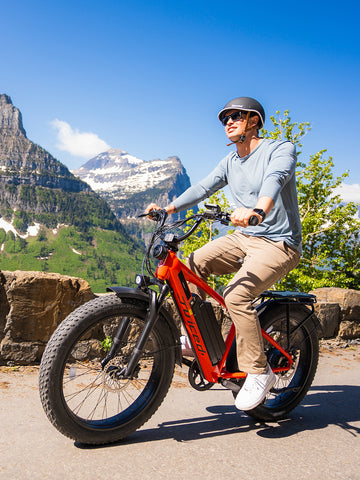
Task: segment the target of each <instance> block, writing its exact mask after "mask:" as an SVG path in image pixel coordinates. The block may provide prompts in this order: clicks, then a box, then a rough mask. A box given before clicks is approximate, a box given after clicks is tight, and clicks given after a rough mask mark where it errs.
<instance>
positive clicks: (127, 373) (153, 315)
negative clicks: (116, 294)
mask: <svg viewBox="0 0 360 480" xmlns="http://www.w3.org/2000/svg"><path fill="white" fill-rule="evenodd" d="M169 291H170V289H169V287H168V286H167V285H161V286H160V292H159V294H157V292H155V290H152V289H149V307H148V310H147V314H146V318H145V325H144V329H143V330H142V332H141V333H140V336H139V338H138V340H137V342H136V345H135V347H134V349H133V351H132V353H131V356H130V359H129V362H128V364H127V365H126V367H125V368H123V369H122V371H121V372H120V375H119V376H120V377H122V378H132V376H133V373H134V371H135V369H136V367H137V365H138V363H139V359H140V357H141V355H142V353H143V351H144V348H145V345H146V342H147V341H148V338H149V336H150V334H151V332H152V329H153V328H154V325H155V323H156V321H157V319H158V318H159V310H160V307H161V305H162V303H163V301H164V300H165V298H166V296H167V294H168V293H169ZM129 323H130V317H127V318H125V319H124V320H123V321H122V323H121V325H120V326H119V328H118V331H117V332H116V334H115V336H114V339H113V344H112V345H111V348H110V350H109V353H108V354H107V355H106V357H105V358H104V360H103V361H102V362H101V366H102V368H105V366H106V364H107V363H108V362H109V361H110V360H111V359H112V358H113V357H114V356H115V355H116V352H117V350H118V348H119V345H120V343H121V341H122V340H123V337H124V334H125V332H126V330H127V328H128V326H129Z"/></svg>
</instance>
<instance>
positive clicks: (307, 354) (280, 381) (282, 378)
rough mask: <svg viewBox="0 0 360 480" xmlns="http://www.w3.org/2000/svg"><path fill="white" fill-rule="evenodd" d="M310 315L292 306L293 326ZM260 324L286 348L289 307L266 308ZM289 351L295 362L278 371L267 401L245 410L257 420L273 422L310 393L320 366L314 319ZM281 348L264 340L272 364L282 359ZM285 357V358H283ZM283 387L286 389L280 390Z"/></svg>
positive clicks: (296, 333)
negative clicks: (286, 368) (288, 367)
mask: <svg viewBox="0 0 360 480" xmlns="http://www.w3.org/2000/svg"><path fill="white" fill-rule="evenodd" d="M308 314H309V310H308V309H306V308H305V307H296V306H295V307H292V306H291V307H290V325H291V329H294V327H295V326H296V325H298V324H299V323H300V322H301V321H303V320H304V319H305V318H306V316H307V315H308ZM260 324H261V327H262V328H263V329H264V330H265V331H267V332H268V333H269V334H270V335H271V336H272V337H273V338H275V340H276V341H277V342H278V343H279V344H280V345H281V346H282V347H283V348H285V349H287V344H286V343H287V340H286V309H285V306H283V305H277V306H276V307H275V308H271V309H269V310H265V311H264V312H263V314H261V315H260ZM290 343H291V345H290V348H289V350H288V351H290V353H292V354H293V355H294V363H293V365H292V366H291V367H290V370H289V371H288V372H279V373H277V374H276V376H277V380H276V383H275V385H274V387H273V389H272V390H271V391H270V393H269V394H268V395H267V397H266V398H265V400H264V402H263V403H261V404H260V405H258V406H257V407H256V408H254V409H252V410H248V411H246V412H245V413H246V414H247V415H249V416H251V417H253V418H255V419H256V420H260V421H266V422H272V421H278V420H280V419H282V418H284V417H286V416H287V415H288V413H289V412H291V411H292V410H293V409H294V408H295V407H296V406H297V405H298V404H299V403H300V402H301V401H302V400H303V398H304V397H305V395H306V394H307V392H308V390H309V388H310V386H311V384H312V382H313V379H314V376H315V373H316V369H317V365H318V360H319V340H318V335H317V330H316V327H315V325H314V323H313V321H312V320H311V319H309V320H308V321H307V322H306V323H305V325H303V326H302V327H301V328H300V329H299V330H298V331H297V332H295V334H293V335H292V336H291V339H290ZM277 352H278V350H276V349H274V347H272V345H270V344H269V343H268V342H266V341H265V353H266V355H267V358H268V362H269V363H270V366H271V367H273V368H274V367H276V366H277V363H278V362H279V361H281V358H280V357H281V355H279V354H278V353H277ZM282 358H283V357H282ZM280 389H286V390H285V391H282V392H281V391H280Z"/></svg>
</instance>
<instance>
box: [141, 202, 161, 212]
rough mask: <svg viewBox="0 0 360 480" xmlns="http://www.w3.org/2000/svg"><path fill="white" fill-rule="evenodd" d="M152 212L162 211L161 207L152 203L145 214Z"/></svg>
mask: <svg viewBox="0 0 360 480" xmlns="http://www.w3.org/2000/svg"><path fill="white" fill-rule="evenodd" d="M150 210H161V207H159V205H156V203H150V205H148V206H147V207H146V209H145V213H149V212H150Z"/></svg>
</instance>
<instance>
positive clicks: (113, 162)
mask: <svg viewBox="0 0 360 480" xmlns="http://www.w3.org/2000/svg"><path fill="white" fill-rule="evenodd" d="M72 173H74V174H75V175H77V176H78V177H80V178H81V180H83V181H84V182H86V183H87V184H89V185H90V186H91V188H92V189H93V190H95V191H96V192H97V193H99V195H100V196H102V197H103V198H105V199H106V200H107V201H108V202H109V204H110V205H111V207H112V209H113V211H114V212H115V214H116V215H117V217H118V218H128V217H136V215H138V214H139V213H142V212H143V211H144V209H145V208H146V206H147V205H148V204H149V203H150V202H155V203H158V204H159V205H166V204H168V203H169V202H171V201H172V200H173V199H174V198H175V197H177V196H178V195H180V194H181V193H182V192H183V191H184V190H186V189H187V188H188V187H189V186H190V179H189V177H188V175H187V173H186V171H185V169H184V167H183V165H182V164H181V161H180V159H179V158H178V157H176V156H173V157H168V158H166V159H165V160H160V159H155V160H150V161H145V160H141V159H140V158H137V157H135V156H133V155H131V154H129V153H127V152H125V151H124V150H120V149H114V148H112V149H110V150H107V151H106V152H103V153H100V154H99V155H97V156H96V157H94V158H92V159H91V160H89V161H88V162H86V163H85V164H84V165H83V166H82V167H80V168H79V169H77V170H73V172H72Z"/></svg>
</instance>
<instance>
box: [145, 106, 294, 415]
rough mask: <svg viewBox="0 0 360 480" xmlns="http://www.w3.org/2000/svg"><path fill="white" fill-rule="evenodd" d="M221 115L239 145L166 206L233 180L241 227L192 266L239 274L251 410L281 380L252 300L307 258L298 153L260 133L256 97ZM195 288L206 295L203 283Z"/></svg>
mask: <svg viewBox="0 0 360 480" xmlns="http://www.w3.org/2000/svg"><path fill="white" fill-rule="evenodd" d="M218 118H219V120H220V121H221V122H222V124H223V125H224V127H225V133H226V135H227V137H228V138H229V140H230V141H231V144H233V145H235V146H236V151H233V152H231V153H229V154H228V155H227V156H226V157H225V158H224V159H223V160H221V162H220V163H219V164H218V166H217V167H216V168H215V169H214V170H213V171H212V172H211V173H210V174H209V175H208V176H207V177H205V178H204V179H203V180H201V181H200V182H199V183H197V184H196V185H193V186H191V187H190V188H188V189H187V190H186V191H185V192H184V193H183V194H182V195H180V196H179V197H178V198H177V199H176V200H175V201H174V202H173V203H172V204H170V205H168V206H167V207H166V208H165V209H166V211H167V213H169V214H172V213H175V212H179V211H181V210H185V209H188V208H191V207H193V206H194V205H196V204H197V203H199V202H201V201H202V200H204V199H205V198H207V197H209V196H210V195H212V194H213V193H215V192H216V191H218V190H219V189H221V188H223V187H224V186H225V185H229V187H230V190H231V193H232V195H233V198H234V202H235V205H236V209H235V210H234V211H233V213H232V214H231V221H232V223H233V224H234V225H235V226H236V227H238V228H237V230H236V231H235V232H234V233H232V234H230V235H225V236H223V237H220V238H217V239H216V240H214V241H212V242H209V243H208V244H207V245H205V246H203V247H201V248H199V249H198V250H196V251H195V252H193V253H192V254H191V255H190V256H189V258H188V261H187V265H188V266H189V268H190V269H191V270H192V271H194V272H195V273H196V274H197V275H198V276H199V277H200V278H202V279H203V280H205V281H206V279H207V278H208V276H209V275H210V274H215V275H224V274H229V273H235V275H234V277H233V279H232V280H231V281H230V282H229V284H228V285H227V287H226V289H225V291H224V300H225V304H226V307H227V309H228V311H229V314H230V316H231V320H232V321H233V323H234V325H235V328H236V347H237V361H238V367H239V370H241V371H243V372H246V373H247V374H248V375H247V377H246V380H245V382H244V385H243V387H242V388H241V390H240V392H239V393H238V395H237V397H236V400H235V405H236V407H237V408H238V409H240V410H245V411H246V410H251V409H253V408H255V407H256V406H257V405H259V404H260V403H261V402H262V401H263V400H264V398H265V396H266V394H267V393H268V392H269V390H270V389H271V388H272V387H273V385H274V383H275V375H274V373H273V372H272V370H271V368H270V366H269V365H268V364H267V360H266V356H265V354H264V347H263V340H262V336H261V329H260V324H259V320H258V316H257V313H256V310H255V309H254V308H253V306H252V301H253V300H254V299H255V298H256V297H257V296H258V295H259V294H261V293H262V292H263V291H264V290H267V289H268V288H270V287H271V286H272V285H273V284H274V283H276V282H277V281H279V280H280V279H281V278H282V277H283V276H285V275H287V274H288V273H289V271H290V270H292V269H293V268H295V267H296V265H297V264H298V263H299V260H300V255H301V223H300V216H299V209H298V203H297V192H296V179H295V168H296V160H297V157H296V152H295V147H294V145H293V144H292V143H290V142H289V141H286V140H280V141H277V140H272V139H263V138H261V137H259V130H260V129H261V128H262V127H263V125H264V121H265V112H264V109H263V107H262V106H261V104H260V103H259V102H258V101H256V100H254V99H253V98H250V97H238V98H235V99H233V100H231V101H230V102H228V103H227V104H226V105H225V107H224V108H223V109H222V110H221V111H220V112H219V114H218ZM231 144H229V145H231ZM153 208H160V207H159V206H158V205H156V204H150V205H149V206H148V207H147V210H146V211H147V212H149V211H150V210H151V209H153ZM252 216H255V217H256V218H257V219H258V221H259V223H258V225H257V226H250V225H249V219H250V218H251V217H252ZM193 291H194V293H197V294H198V295H200V296H201V297H202V298H204V292H202V291H201V290H198V289H196V288H195V287H194V290H193Z"/></svg>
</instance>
